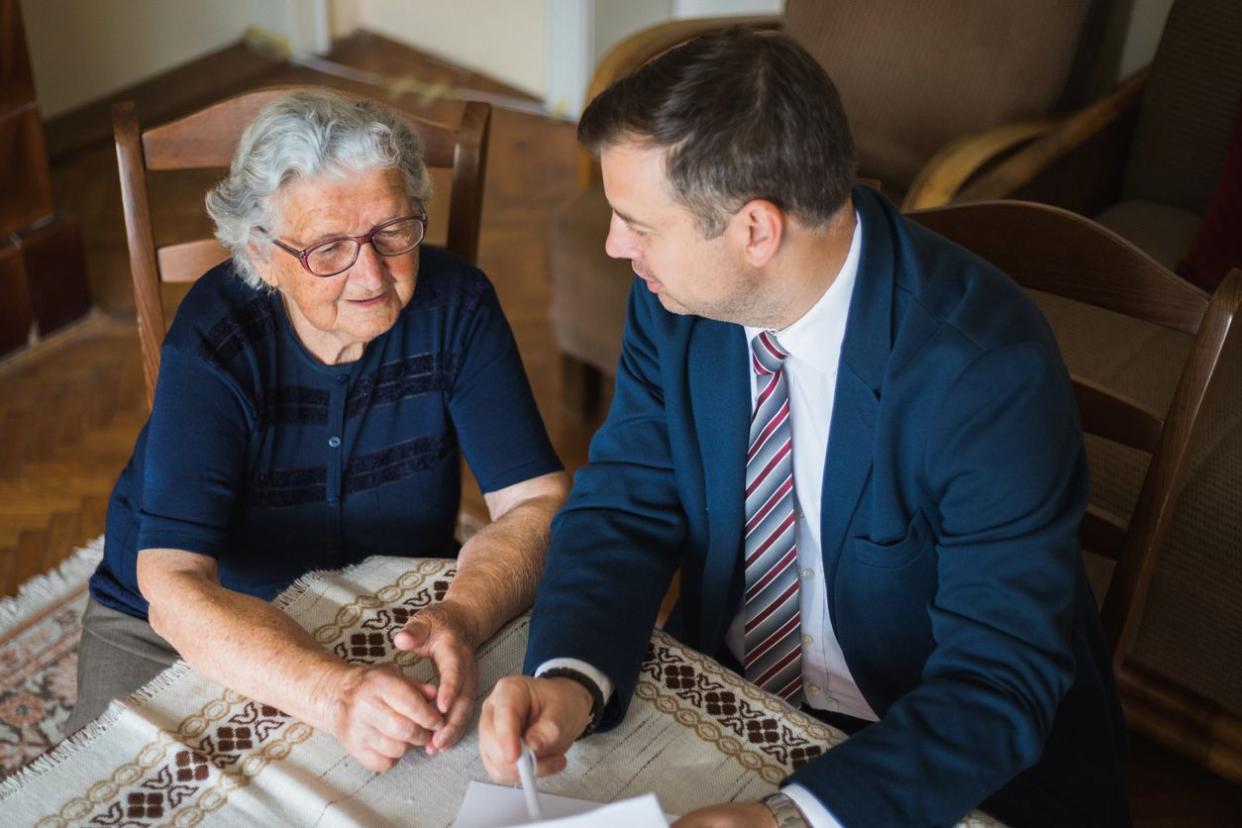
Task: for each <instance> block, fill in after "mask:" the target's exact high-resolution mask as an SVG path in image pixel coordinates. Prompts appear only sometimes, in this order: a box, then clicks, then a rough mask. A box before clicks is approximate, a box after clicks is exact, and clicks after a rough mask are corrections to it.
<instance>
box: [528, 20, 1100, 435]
mask: <svg viewBox="0 0 1242 828" xmlns="http://www.w3.org/2000/svg"><path fill="white" fill-rule="evenodd" d="M1112 5H1113V4H1112V2H1110V0H1090V2H1083V0H1046V2H1041V3H1025V2H1016V1H1015V2H1004V3H997V2H995V0H933V2H926V3H913V4H912V3H908V2H904V0H838V1H837V2H831V3H825V2H821V0H788V2H787V4H786V10H785V15H784V17H783V18H772V17H768V18H712V19H705V20H679V21H673V22H671V23H667V24H664V25H659V26H655V27H652V28H650V29H646V30H643V31H641V32H639V33H638V34H636V35H634V36H632V37H631V38H629V39H627V40H625V41H622V42H621V43H620V44H618V45H617V46H616V47H615V48H614V49H613V50H612V51H611V52H609V53H608V54H607V55H605V57H604V58H603V59H602V60H601V61H600V64H599V66H598V67H597V69H596V72H595V76H594V78H593V79H592V81H591V86H590V88H589V90H588V95H587V97H588V99H590V98H593V97H594V96H595V95H597V94H599V92H601V91H602V90H603V89H604V88H606V87H607V86H608V85H609V84H610V83H611V82H612V81H613V80H615V79H616V78H618V77H621V76H622V75H624V74H626V73H628V72H630V71H632V70H633V69H634V68H636V67H638V66H639V65H641V64H642V63H644V62H645V61H647V60H649V59H650V58H652V57H654V56H655V55H657V54H659V53H660V52H662V51H664V50H665V49H668V48H670V47H672V46H675V45H676V44H678V43H681V42H683V41H685V40H688V39H689V38H691V37H693V36H695V35H697V34H700V33H702V32H704V31H710V30H714V29H720V28H723V27H725V26H730V25H737V24H738V23H742V24H745V25H752V26H761V27H766V28H781V29H783V30H784V31H785V32H787V33H788V34H789V35H790V36H792V37H793V38H794V39H796V40H798V41H799V42H800V43H802V45H803V46H805V47H806V48H807V50H808V51H810V52H811V54H813V55H814V56H815V57H816V59H817V60H819V61H820V62H821V63H822V64H823V65H824V67H825V68H826V69H827V70H828V73H829V75H831V76H832V78H833V80H834V82H835V83H836V85H837V88H838V90H839V91H840V93H841V98H842V101H843V103H844V105H845V109H846V112H847V113H849V117H850V121H851V125H852V128H853V131H854V136H855V142H856V144H857V147H858V154H859V160H860V170H859V173H860V175H862V176H865V177H867V178H870V179H876V180H878V181H879V182H880V186H881V188H882V190H883V191H884V192H885V193H886V194H887V195H888V196H889V197H890V198H892V199H894V200H896V201H899V202H900V201H903V199H904V200H905V201H907V202H908V201H911V200H912V199H913V200H917V201H918V202H919V203H920V204H921V205H922V206H931V205H933V204H937V203H942V202H943V201H946V200H948V199H949V197H951V195H952V193H953V191H954V190H955V188H956V187H957V186H960V185H961V184H962V183H963V182H965V181H966V180H968V179H969V178H970V176H971V175H973V174H974V173H975V172H976V171H977V169H978V168H979V167H981V166H982V165H984V164H986V163H988V162H989V161H991V160H993V159H994V158H996V157H998V156H1001V155H1004V154H1005V153H1007V152H1009V151H1012V150H1013V149H1014V148H1015V147H1018V146H1021V145H1022V144H1023V143H1025V142H1029V141H1030V140H1032V139H1033V138H1034V137H1036V136H1038V135H1040V134H1042V133H1043V132H1046V131H1047V130H1049V129H1050V128H1051V127H1052V125H1053V123H1054V121H1053V120H1050V119H1049V114H1050V113H1052V112H1054V111H1056V110H1058V109H1059V108H1062V107H1063V106H1064V105H1065V104H1067V103H1072V104H1076V103H1077V100H1076V99H1077V98H1079V97H1080V88H1081V86H1082V84H1083V82H1084V80H1085V78H1086V76H1087V75H1088V74H1089V69H1090V66H1089V65H1088V64H1087V60H1088V56H1089V55H1090V54H1091V53H1092V52H1093V49H1092V48H1088V47H1093V46H1094V44H1095V42H1096V40H1097V39H1098V37H1097V36H1098V34H1099V31H1100V29H1101V27H1102V26H1103V24H1104V23H1105V22H1106V20H1107V18H1108V14H1109V11H1110V9H1111V6H1112ZM1015 123H1016V124H1018V125H1017V126H1014V124H1015ZM962 136H977V137H976V138H974V139H962V140H964V141H965V142H966V143H965V145H962V146H960V147H959V152H958V155H956V156H955V157H954V162H953V165H952V169H951V170H947V171H946V169H944V168H942V169H941V171H940V172H939V174H938V175H937V176H934V177H931V178H928V177H926V176H920V175H919V171H920V169H921V168H922V167H923V166H924V165H925V164H926V163H927V161H928V160H929V159H930V158H931V157H932V156H933V155H934V154H935V153H936V152H937V151H938V150H940V149H941V148H942V147H943V146H944V145H945V144H947V143H950V142H953V141H955V140H958V139H961V137H962ZM966 157H969V158H971V159H973V160H972V164H971V166H970V169H969V170H966V169H965V168H964V167H963V164H962V159H963V158H966ZM954 181H956V184H955V183H954ZM580 182H581V185H582V188H583V191H582V192H581V193H580V194H579V195H578V196H577V197H576V198H575V199H574V200H573V201H572V202H570V203H569V204H567V205H565V207H564V208H563V209H562V210H561V211H560V213H559V214H558V216H557V218H556V219H555V220H554V222H553V226H552V227H551V231H550V239H549V248H550V249H549V260H550V265H551V273H552V310H551V316H552V327H553V330H554V332H555V334H556V338H557V344H558V346H559V348H560V350H561V353H562V354H563V356H564V370H565V379H566V384H565V387H566V390H567V392H568V395H567V396H568V397H569V398H570V400H569V402H570V404H571V406H573V407H575V408H578V409H579V410H583V411H585V412H587V413H590V412H591V411H592V410H593V409H594V407H595V403H596V402H597V401H598V399H599V396H600V388H601V381H602V378H603V377H604V376H611V375H612V374H613V372H614V370H615V364H616V360H617V356H618V354H619V352H620V339H621V328H622V324H623V322H624V317H625V297H626V293H627V291H628V290H629V286H630V282H631V279H632V274H631V272H630V268H629V263H628V262H618V261H613V260H610V259H608V258H607V257H606V256H605V255H604V238H605V236H606V235H607V230H608V212H609V211H608V205H607V202H606V201H605V200H604V194H603V188H602V185H601V183H600V176H599V169H598V164H597V163H596V162H595V161H594V160H593V159H592V158H590V156H589V155H586V154H585V153H584V154H583V156H582V160H581V171H580Z"/></svg>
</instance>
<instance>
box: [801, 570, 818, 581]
mask: <svg viewBox="0 0 1242 828" xmlns="http://www.w3.org/2000/svg"><path fill="white" fill-rule="evenodd" d="M814 577H815V570H814V569H804V570H802V580H804V581H809V580H811V579H812V578H814Z"/></svg>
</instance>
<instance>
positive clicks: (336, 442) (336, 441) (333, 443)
mask: <svg viewBox="0 0 1242 828" xmlns="http://www.w3.org/2000/svg"><path fill="white" fill-rule="evenodd" d="M340 446H341V438H340V437H336V436H332V437H329V438H328V447H329V448H340Z"/></svg>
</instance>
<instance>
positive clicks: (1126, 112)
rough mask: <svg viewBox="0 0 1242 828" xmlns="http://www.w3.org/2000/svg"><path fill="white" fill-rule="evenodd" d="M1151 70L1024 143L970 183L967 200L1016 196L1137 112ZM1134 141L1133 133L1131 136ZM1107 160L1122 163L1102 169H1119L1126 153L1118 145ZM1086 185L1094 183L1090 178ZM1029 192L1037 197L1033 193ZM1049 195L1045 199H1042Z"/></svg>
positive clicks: (964, 195)
mask: <svg viewBox="0 0 1242 828" xmlns="http://www.w3.org/2000/svg"><path fill="white" fill-rule="evenodd" d="M1147 76H1148V70H1147V69H1142V70H1140V71H1138V72H1136V73H1135V74H1133V75H1131V76H1130V77H1129V78H1127V79H1126V80H1124V81H1122V82H1121V84H1119V85H1118V86H1117V88H1116V89H1114V90H1113V91H1112V92H1110V93H1109V94H1108V95H1105V96H1104V97H1102V98H1100V99H1099V100H1097V101H1095V102H1093V103H1091V104H1088V105H1087V106H1085V107H1083V108H1082V109H1080V110H1078V111H1077V112H1075V113H1074V114H1072V115H1070V116H1069V117H1068V118H1065V119H1064V120H1063V121H1061V122H1060V124H1059V125H1058V126H1056V127H1054V128H1053V129H1051V130H1049V131H1048V133H1047V134H1045V135H1044V136H1043V137H1041V138H1040V139H1039V140H1036V141H1034V142H1032V143H1031V144H1029V145H1027V146H1026V147H1023V148H1022V149H1020V150H1018V151H1017V152H1015V153H1014V154H1013V155H1012V156H1010V157H1009V158H1007V159H1005V160H1004V161H1002V162H1000V163H999V164H997V165H996V166H995V167H993V168H992V169H991V170H989V171H987V172H985V173H983V174H982V175H980V176H979V177H978V178H977V179H976V180H975V181H973V182H971V183H969V184H967V185H966V186H965V187H964V188H963V189H962V190H961V191H960V193H959V198H960V199H961V200H963V201H977V200H987V199H994V198H1014V197H1015V194H1017V193H1019V191H1021V190H1022V188H1024V187H1027V186H1029V185H1031V184H1032V182H1034V181H1036V179H1037V178H1039V177H1040V176H1043V175H1046V174H1047V173H1049V172H1050V171H1051V170H1052V169H1053V168H1054V167H1056V166H1057V165H1058V163H1059V162H1062V161H1063V160H1065V159H1067V158H1069V157H1070V156H1072V155H1074V154H1075V152H1076V151H1079V150H1080V149H1083V148H1085V147H1087V145H1088V144H1090V143H1091V142H1092V140H1093V139H1097V138H1101V137H1103V136H1104V134H1105V133H1106V132H1107V131H1109V130H1110V129H1113V128H1115V127H1117V126H1118V124H1119V123H1120V122H1121V121H1122V120H1123V119H1124V118H1125V117H1126V116H1132V115H1134V114H1136V113H1137V111H1138V106H1139V103H1140V102H1141V101H1142V97H1143V90H1144V89H1145V88H1146V84H1147ZM1125 139H1126V143H1127V145H1128V140H1129V135H1126V136H1125ZM1104 155H1106V156H1107V157H1106V158H1101V159H1100V160H1101V161H1105V162H1109V161H1111V162H1112V166H1113V167H1116V169H1112V170H1102V171H1101V172H1100V175H1105V174H1119V170H1120V169H1121V168H1123V167H1124V162H1125V158H1124V153H1123V152H1119V151H1117V149H1116V148H1114V149H1113V150H1112V151H1110V152H1108V153H1105V154H1104ZM1082 186H1083V187H1084V188H1085V187H1088V186H1089V184H1088V183H1087V182H1082ZM1022 197H1024V198H1033V195H1032V194H1030V193H1024V194H1022ZM1039 200H1043V199H1039Z"/></svg>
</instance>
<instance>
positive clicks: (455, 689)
mask: <svg viewBox="0 0 1242 828" xmlns="http://www.w3.org/2000/svg"><path fill="white" fill-rule="evenodd" d="M393 643H394V644H396V645H397V649H400V650H408V651H411V652H413V653H415V654H417V655H420V656H422V657H424V658H429V659H431V663H432V664H433V665H434V666H435V669H436V673H437V674H438V675H439V687H438V688H437V687H427V688H425V690H427V698H428V699H429V700H431V701H432V702H433V703H434V705H435V707H436V710H437V711H438V712H439V713H441V714H443V716H444V717H445V723H444V725H443V726H442V727H440V728H438V729H437V730H436V731H435V733H434V734H433V735H432V736H431V739H430V741H429V742H427V743H426V744H427V755H429V756H433V755H435V754H436V753H438V752H439V751H441V750H444V749H445V748H448V747H452V746H453V745H455V744H456V743H457V741H458V740H459V739H461V737H462V735H463V734H464V733H465V732H466V725H468V724H469V723H470V710H471V708H472V707H473V706H474V697H475V695H476V694H477V693H478V690H479V665H478V662H477V661H476V659H475V657H474V650H475V647H477V646H478V644H479V643H480V642H479V640H478V633H477V626H476V623H475V621H474V620H473V619H472V618H471V614H470V612H469V610H468V609H466V608H464V607H462V606H461V605H460V604H458V603H456V602H454V601H452V600H451V599H446V600H444V601H441V602H440V603H438V604H433V605H431V606H429V607H426V608H424V609H421V610H419V611H418V613H417V614H415V616H414V617H413V618H411V619H410V620H409V621H408V622H407V623H406V625H405V627H403V628H402V630H401V631H400V632H398V633H397V634H396V636H394V638H393Z"/></svg>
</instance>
